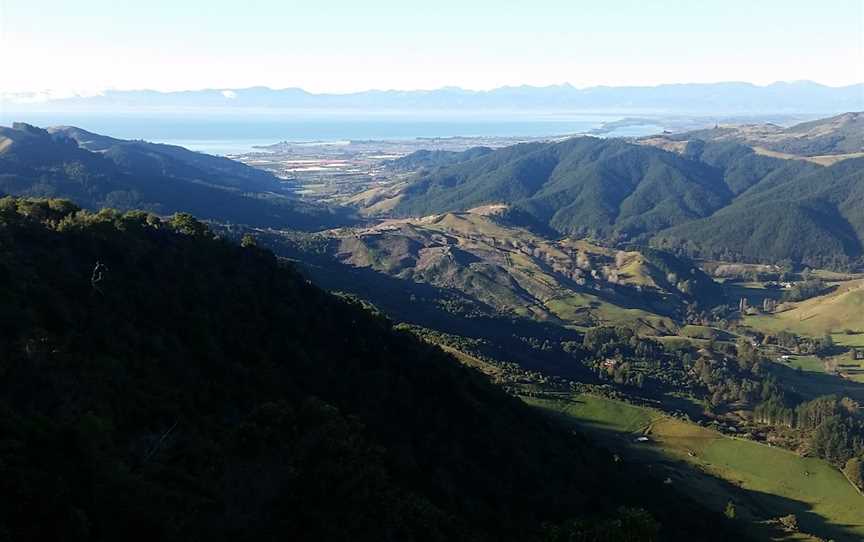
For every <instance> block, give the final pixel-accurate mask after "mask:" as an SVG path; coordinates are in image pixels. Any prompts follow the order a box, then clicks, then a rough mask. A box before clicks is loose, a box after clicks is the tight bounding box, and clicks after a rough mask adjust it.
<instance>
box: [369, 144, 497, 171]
mask: <svg viewBox="0 0 864 542" xmlns="http://www.w3.org/2000/svg"><path fill="white" fill-rule="evenodd" d="M490 152H492V149H490V148H489V147H474V148H471V149H468V150H466V151H463V152H458V151H444V150H435V151H427V150H419V151H414V152H412V153H411V154H409V155H406V156H402V157H400V158H396V159H395V160H390V161H389V162H387V164H386V165H387V167H389V168H390V169H392V170H394V171H409V172H414V171H417V170H420V169H433V168H437V167H441V166H450V165H453V164H458V163H460V162H465V161H468V160H473V159H474V158H479V157H480V156H485V155H487V154H489V153H490Z"/></svg>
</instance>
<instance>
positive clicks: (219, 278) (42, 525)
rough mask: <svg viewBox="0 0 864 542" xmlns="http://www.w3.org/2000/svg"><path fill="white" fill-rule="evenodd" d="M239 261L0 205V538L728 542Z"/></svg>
mask: <svg viewBox="0 0 864 542" xmlns="http://www.w3.org/2000/svg"><path fill="white" fill-rule="evenodd" d="M243 245H244V246H242V247H241V246H236V245H233V244H230V243H228V242H226V241H223V240H219V239H215V238H214V237H213V236H212V234H210V232H209V231H208V230H207V228H206V227H205V226H203V225H202V224H201V223H200V222H198V221H197V220H195V219H194V218H192V217H191V216H189V215H176V216H175V217H174V218H172V219H171V220H169V221H163V220H160V219H159V218H157V217H156V216H154V215H151V214H147V213H144V212H129V213H126V214H119V213H117V212H115V211H110V210H104V211H100V212H99V213H96V214H93V213H88V212H81V211H79V210H78V209H77V208H76V207H74V206H73V205H71V204H69V203H68V202H64V201H59V200H50V201H45V200H22V199H14V198H3V199H0V280H2V282H3V285H4V287H3V289H2V290H0V375H2V378H0V539H2V540H14V541H18V542H20V541H37V540H38V541H42V540H45V541H47V540H52V541H53V540H60V539H62V540H82V541H113V540H148V541H153V540H184V541H185V540H216V541H218V540H226V541H227V540H232V541H237V540H239V541H244V540H248V541H260V540H346V541H347V540H376V541H386V540H393V541H397V540H398V541H405V540H407V541H410V540H610V541H614V540H660V539H680V540H693V539H701V540H706V539H715V540H728V539H733V538H736V537H735V535H734V534H732V533H729V532H727V529H728V527H727V526H728V525H732V524H731V523H726V524H724V523H721V522H719V521H718V519H717V518H715V517H713V516H710V515H706V514H705V513H704V512H702V511H701V509H700V508H698V507H696V506H695V505H694V504H693V503H692V502H690V501H687V500H683V499H681V498H679V497H678V496H677V495H676V494H675V493H674V492H673V491H674V490H673V489H672V488H671V486H667V485H664V484H662V483H659V482H658V483H656V484H655V483H654V482H652V480H651V479H648V478H644V477H643V474H641V473H640V472H638V471H637V470H636V469H635V467H629V466H627V464H626V463H616V462H613V461H612V458H611V457H609V455H610V454H608V453H605V452H602V451H600V450H598V449H595V448H594V447H592V446H591V445H590V444H589V443H588V442H586V441H585V440H584V439H583V438H581V437H579V436H577V435H573V434H570V433H569V432H565V431H562V430H561V428H560V427H559V426H558V425H555V424H553V423H552V422H551V421H548V420H547V419H546V418H545V417H542V416H540V415H539V414H538V413H536V412H535V411H533V410H530V409H529V408H528V407H526V406H525V405H523V404H522V403H521V402H519V401H518V400H516V399H514V398H511V397H510V396H508V395H506V394H505V393H504V392H503V391H500V390H499V389H498V388H496V387H494V386H492V385H491V384H489V383H488V382H487V381H486V380H485V379H484V378H482V377H481V376H480V375H479V373H475V372H474V371H473V370H471V369H468V368H464V367H462V366H461V365H459V364H458V363H456V361H455V360H453V359H452V358H451V357H449V356H448V355H445V354H444V353H443V352H441V351H440V350H438V349H437V348H436V347H433V346H431V345H428V344H426V343H423V342H420V341H419V340H417V339H416V338H414V336H413V335H409V334H407V333H406V332H402V331H399V330H397V329H394V328H393V327H392V326H391V324H390V323H389V322H388V321H386V320H385V319H383V318H382V317H380V316H375V315H373V314H371V313H369V312H368V311H367V310H366V309H364V308H363V307H361V306H359V305H358V304H355V303H351V302H348V301H345V300H342V299H339V298H337V297H334V296H332V295H330V294H327V293H325V292H323V291H321V290H319V289H317V288H316V287H314V286H312V285H310V284H308V283H307V282H306V281H305V280H303V279H301V278H300V277H299V276H298V275H297V274H295V272H293V271H292V270H291V269H290V268H287V267H285V266H284V265H283V264H282V263H280V262H279V261H277V260H276V259H275V258H274V257H273V256H272V254H271V253H269V252H266V251H263V250H260V249H258V248H256V247H255V245H254V243H253V242H249V240H245V241H244V243H243ZM621 505H627V506H630V507H631V508H627V509H619V508H618V507H619V506H621ZM637 506H639V507H644V508H647V509H649V510H650V512H651V514H652V515H653V516H654V519H652V518H651V517H649V516H647V515H646V514H644V513H643V512H640V511H638V510H637V509H635V508H633V507H637ZM575 519H581V520H583V521H578V522H576V523H573V522H572V521H571V520H575ZM655 520H657V521H659V522H660V524H661V527H660V531H659V532H660V534H659V535H656V532H657V531H656V523H655ZM544 524H546V525H564V527H562V528H560V529H554V530H552V531H550V530H549V529H548V528H546V529H544V528H543V527H542V526H543V525H544ZM707 525H714V526H713V527H711V529H709V530H707V531H706V530H705V526H707Z"/></svg>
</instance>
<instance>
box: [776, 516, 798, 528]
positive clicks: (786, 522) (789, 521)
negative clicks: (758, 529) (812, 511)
mask: <svg viewBox="0 0 864 542" xmlns="http://www.w3.org/2000/svg"><path fill="white" fill-rule="evenodd" d="M779 521H780V525H782V526H783V527H785V528H786V529H787V530H789V531H792V532H798V516H796V515H795V514H789V515H788V516H783V517H782V518H779Z"/></svg>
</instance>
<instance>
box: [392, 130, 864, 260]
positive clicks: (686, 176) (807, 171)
mask: <svg viewBox="0 0 864 542" xmlns="http://www.w3.org/2000/svg"><path fill="white" fill-rule="evenodd" d="M844 118H845V117H844ZM850 118H851V117H850ZM855 118H857V117H855ZM829 120H831V119H829ZM835 120H836V119H835ZM835 125H836V126H839V127H840V128H842V130H843V131H842V134H841V135H842V137H844V138H846V139H844V141H847V143H848V142H849V141H851V139H850V138H852V136H850V135H849V134H850V131H855V130H859V131H860V128H857V126H858V124H855V123H852V122H851V121H850V122H839V121H837V122H834V123H831V122H828V121H826V122H825V123H823V125H819V126H820V127H819V128H818V129H817V128H812V127H811V128H812V129H811V130H810V131H809V132H806V133H808V134H811V133H812V134H816V135H814V136H813V137H814V138H818V141H817V139H813V144H814V145H816V144H817V143H819V142H821V143H819V144H822V143H824V142H825V141H826V140H827V139H830V138H829V136H828V135H826V130H829V128H825V126H829V127H830V126H835ZM840 128H838V130H839V129H840ZM802 130H803V128H802ZM793 131H794V129H790V132H793ZM795 133H797V132H795ZM838 133H839V132H838ZM855 133H856V134H857V135H856V136H855V137H856V138H858V137H860V135H861V134H860V133H858V132H855ZM698 135H699V133H693V134H692V137H691V138H690V139H687V140H681V141H678V140H676V139H675V138H674V137H671V136H670V137H669V138H666V139H663V140H662V141H660V139H662V138H654V139H653V140H651V141H646V142H640V144H635V143H634V142H627V141H623V140H614V139H612V140H609V139H606V140H604V139H598V138H590V137H580V138H573V139H570V140H566V141H563V142H559V143H532V144H522V145H516V146H513V147H508V148H503V149H498V150H495V151H493V152H491V153H487V154H485V155H482V156H467V157H466V159H464V160H460V159H458V158H453V157H450V158H449V164H447V165H442V166H440V167H437V168H431V169H426V170H421V171H420V172H419V173H417V174H416V175H415V177H414V179H413V181H412V182H410V183H408V184H407V186H406V187H405V188H404V189H402V191H401V193H399V194H398V195H397V196H396V197H395V198H394V200H393V202H394V206H393V214H395V215H397V216H423V215H430V214H438V213H444V212H450V211H461V210H466V209H471V208H473V207H477V206H482V205H487V204H507V205H509V206H511V207H512V208H513V209H515V210H518V211H521V212H523V213H527V214H528V215H530V216H532V217H533V218H534V219H535V220H536V221H538V222H540V223H542V224H544V225H548V226H549V227H551V228H552V229H554V230H556V231H557V232H558V233H559V234H563V235H573V236H586V235H587V236H591V237H594V238H596V239H600V240H604V241H607V242H611V243H616V242H630V241H636V242H637V243H642V244H647V243H651V244H654V245H657V246H661V247H664V248H675V249H681V250H684V251H686V252H687V253H688V254H689V255H691V256H699V257H710V258H723V259H727V260H745V261H755V262H768V263H778V262H780V261H785V260H791V261H793V262H796V263H800V264H803V265H810V266H829V267H835V268H842V267H849V266H860V265H861V259H862V254H864V250H862V246H864V205H862V204H861V202H862V201H864V199H862V198H864V177H862V171H864V168H862V164H864V158H860V157H856V155H854V154H848V153H847V154H843V155H838V156H828V157H824V156H823V157H819V158H818V159H817V162H813V161H812V160H813V159H810V158H807V157H795V156H792V157H791V158H789V157H786V158H778V157H777V156H773V155H772V156H768V155H766V154H765V151H760V150H759V149H756V148H753V147H751V146H748V145H745V144H743V143H740V142H737V141H734V140H717V141H705V140H701V139H698V138H697V137H696V136H698ZM838 137H840V135H838ZM802 138H804V136H802ZM799 144H801V145H803V143H801V142H800V141H799ZM847 147H848V145H847V144H845V143H844V148H847ZM805 158H807V159H805ZM829 159H830V160H829ZM826 160H827V161H826Z"/></svg>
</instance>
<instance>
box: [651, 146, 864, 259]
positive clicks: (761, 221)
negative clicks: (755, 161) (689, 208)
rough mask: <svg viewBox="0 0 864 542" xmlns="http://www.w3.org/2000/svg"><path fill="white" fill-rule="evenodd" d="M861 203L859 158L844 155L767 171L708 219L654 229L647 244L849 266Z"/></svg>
mask: <svg viewBox="0 0 864 542" xmlns="http://www.w3.org/2000/svg"><path fill="white" fill-rule="evenodd" d="M862 202H864V158H852V159H848V160H844V161H842V162H839V163H836V164H834V165H832V166H829V167H819V168H817V169H815V170H814V169H808V170H802V171H801V174H799V175H797V176H791V177H786V176H772V177H771V178H770V179H768V180H767V181H763V182H762V183H760V184H759V185H757V186H754V187H752V188H750V189H749V190H747V191H746V192H745V193H743V194H742V195H741V196H740V197H738V198H737V199H736V200H735V201H734V202H733V203H732V204H730V205H729V206H727V207H726V208H724V209H722V210H720V211H718V212H717V213H715V214H714V215H712V216H711V217H708V218H704V219H701V220H696V221H693V222H691V223H689V224H687V225H686V226H680V225H679V226H675V227H673V228H670V229H668V230H666V231H663V232H660V233H659V234H658V235H657V236H656V237H655V238H654V239H653V241H652V242H653V243H655V244H657V245H658V246H662V247H666V248H669V247H681V248H683V249H684V250H686V251H687V252H688V253H689V254H691V255H705V256H708V255H713V256H715V257H721V258H723V259H727V260H728V259H743V260H745V261H768V262H778V261H782V260H784V259H789V260H791V261H793V262H798V263H800V264H803V265H809V266H811V267H832V268H848V267H849V266H853V267H854V266H857V265H860V259H861V256H862V246H864V245H862V242H864V205H862ZM709 257H711V256H709Z"/></svg>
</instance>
